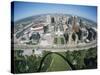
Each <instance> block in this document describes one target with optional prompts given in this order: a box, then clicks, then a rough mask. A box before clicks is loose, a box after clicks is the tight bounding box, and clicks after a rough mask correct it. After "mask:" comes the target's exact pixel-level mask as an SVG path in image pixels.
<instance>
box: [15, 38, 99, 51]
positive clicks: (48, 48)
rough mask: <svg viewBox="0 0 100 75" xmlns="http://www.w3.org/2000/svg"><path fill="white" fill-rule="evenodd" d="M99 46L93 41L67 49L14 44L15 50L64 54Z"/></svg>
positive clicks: (65, 46)
mask: <svg viewBox="0 0 100 75" xmlns="http://www.w3.org/2000/svg"><path fill="white" fill-rule="evenodd" d="M96 46H97V42H96V40H95V41H92V42H91V43H87V44H84V45H81V46H76V47H67V45H66V44H65V45H55V46H54V45H52V46H46V47H43V46H40V45H26V44H14V50H28V49H29V50H30V49H31V50H33V49H37V48H38V49H42V50H45V51H51V52H64V51H74V50H86V49H89V48H94V47H96Z"/></svg>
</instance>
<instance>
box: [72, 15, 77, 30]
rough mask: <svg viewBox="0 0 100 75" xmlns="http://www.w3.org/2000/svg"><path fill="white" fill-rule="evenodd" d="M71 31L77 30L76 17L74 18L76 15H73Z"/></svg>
mask: <svg viewBox="0 0 100 75" xmlns="http://www.w3.org/2000/svg"><path fill="white" fill-rule="evenodd" d="M72 31H73V32H79V26H78V25H77V18H76V16H74V17H73V21H72Z"/></svg>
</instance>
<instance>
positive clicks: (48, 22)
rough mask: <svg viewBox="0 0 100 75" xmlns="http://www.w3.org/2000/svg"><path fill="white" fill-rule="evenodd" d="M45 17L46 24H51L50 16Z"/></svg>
mask: <svg viewBox="0 0 100 75" xmlns="http://www.w3.org/2000/svg"><path fill="white" fill-rule="evenodd" d="M46 17H47V19H46V22H47V24H50V23H51V16H50V15H47V16H46Z"/></svg>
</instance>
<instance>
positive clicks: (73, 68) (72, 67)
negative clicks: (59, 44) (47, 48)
mask: <svg viewBox="0 0 100 75" xmlns="http://www.w3.org/2000/svg"><path fill="white" fill-rule="evenodd" d="M53 53H54V54H57V55H59V56H60V57H62V58H63V59H64V60H65V61H66V62H67V63H68V64H69V66H70V67H71V69H72V70H76V69H75V67H74V65H72V63H71V62H70V61H69V60H68V59H67V58H66V57H65V56H63V55H61V54H59V53H57V52H50V53H47V54H46V55H45V56H44V57H43V58H42V60H41V62H40V66H39V68H38V70H37V72H40V71H41V68H42V64H43V62H44V60H45V59H46V57H47V56H48V55H50V54H53Z"/></svg>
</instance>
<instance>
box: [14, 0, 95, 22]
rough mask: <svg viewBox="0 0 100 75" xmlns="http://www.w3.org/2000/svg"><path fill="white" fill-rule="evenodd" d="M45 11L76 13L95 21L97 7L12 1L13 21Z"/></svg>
mask: <svg viewBox="0 0 100 75" xmlns="http://www.w3.org/2000/svg"><path fill="white" fill-rule="evenodd" d="M47 13H63V14H71V15H77V16H80V17H84V18H87V19H90V20H92V21H94V22H97V7H96V6H83V5H69V4H67V5H66V4H53V3H50V4H49V3H36V2H32V3H31V2H28V3H27V2H16V1H15V2H14V21H17V20H20V19H23V18H26V17H29V16H34V15H39V14H47Z"/></svg>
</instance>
